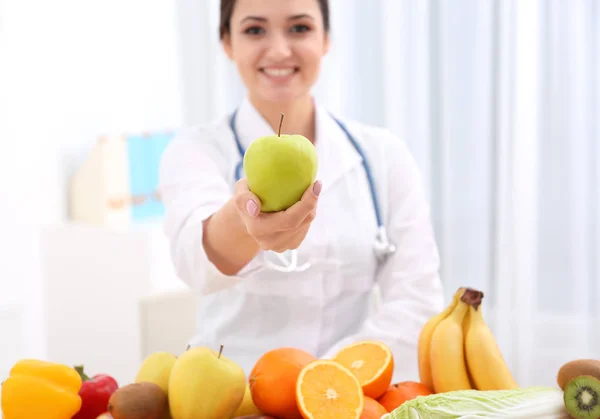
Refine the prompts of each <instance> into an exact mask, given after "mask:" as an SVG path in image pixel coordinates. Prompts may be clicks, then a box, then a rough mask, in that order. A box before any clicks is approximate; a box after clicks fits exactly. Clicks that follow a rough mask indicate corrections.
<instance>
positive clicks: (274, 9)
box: [219, 0, 330, 139]
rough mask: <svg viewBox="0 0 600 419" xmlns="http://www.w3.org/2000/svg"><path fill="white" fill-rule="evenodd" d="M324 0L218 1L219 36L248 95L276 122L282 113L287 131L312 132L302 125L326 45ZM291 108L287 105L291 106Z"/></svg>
mask: <svg viewBox="0 0 600 419" xmlns="http://www.w3.org/2000/svg"><path fill="white" fill-rule="evenodd" d="M329 26H330V23H329V3H328V1H327V0H318V1H317V0H309V1H306V0H292V1H289V2H288V1H286V2H273V1H264V0H225V1H222V2H221V22H220V30H219V32H220V37H221V41H222V44H223V48H224V50H225V52H226V53H227V55H228V57H229V58H230V59H231V60H233V61H234V62H235V64H236V66H237V69H238V71H239V74H240V76H241V78H242V81H243V82H244V84H245V85H246V87H247V89H248V92H249V99H250V100H251V101H252V102H253V103H254V104H255V105H256V106H257V107H258V108H259V109H261V110H263V111H264V112H263V113H264V114H265V115H273V119H271V118H268V122H269V124H270V125H271V126H272V127H275V126H276V124H278V122H279V119H278V115H279V113H280V112H284V113H286V115H288V116H293V115H295V114H297V113H299V114H300V115H298V117H294V118H289V117H288V118H287V120H286V121H287V122H286V126H287V129H288V130H291V131H294V132H296V133H299V134H303V135H305V136H306V137H308V138H311V139H312V138H313V137H314V127H311V126H301V125H300V124H299V122H300V121H302V120H305V119H307V118H308V112H310V110H311V108H312V104H311V101H312V99H311V97H310V90H311V88H312V86H313V85H314V84H315V83H316V81H317V79H318V77H319V71H320V66H321V60H322V58H323V56H324V55H325V54H326V53H327V52H328V50H329V42H330V41H329ZM292 104H293V106H294V109H290V108H288V106H289V105H292Z"/></svg>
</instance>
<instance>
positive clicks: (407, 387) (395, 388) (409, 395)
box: [377, 381, 433, 412]
mask: <svg viewBox="0 0 600 419" xmlns="http://www.w3.org/2000/svg"><path fill="white" fill-rule="evenodd" d="M430 394H433V391H432V390H431V389H430V388H429V387H427V386H426V385H425V384H423V383H420V382H417V381H401V382H399V383H395V384H392V385H391V386H390V387H389V388H388V389H387V390H386V391H385V393H383V395H382V396H381V397H380V398H379V399H377V401H378V402H379V403H380V404H381V405H382V406H383V407H384V408H385V409H386V410H387V411H388V412H391V411H392V410H395V409H397V408H398V407H399V406H400V405H401V404H402V403H404V402H406V401H408V400H412V399H414V398H415V397H417V396H428V395H430Z"/></svg>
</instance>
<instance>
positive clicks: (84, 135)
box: [0, 0, 600, 385]
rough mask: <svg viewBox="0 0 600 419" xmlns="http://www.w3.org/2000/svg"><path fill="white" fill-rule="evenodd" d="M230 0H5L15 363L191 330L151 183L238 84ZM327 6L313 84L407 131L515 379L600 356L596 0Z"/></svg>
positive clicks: (2, 38)
mask: <svg viewBox="0 0 600 419" xmlns="http://www.w3.org/2000/svg"><path fill="white" fill-rule="evenodd" d="M218 3H219V2H218V0H178V1H157V0H143V1H142V0H118V1H117V0H103V1H95V0H86V1H75V0H54V1H52V2H48V1H41V0H38V1H34V0H0V145H1V146H2V148H1V150H0V193H1V195H0V200H1V201H0V202H1V205H0V231H1V233H2V234H1V235H0V251H1V253H0V255H1V256H0V375H1V376H5V375H6V374H7V373H8V370H9V369H10V367H11V365H12V364H13V363H14V362H15V361H16V360H18V359H19V358H22V357H40V358H46V359H51V360H55V361H59V362H65V363H67V364H79V363H83V364H85V365H86V368H87V369H88V372H89V373H90V372H91V373H96V372H101V371H103V372H109V373H111V374H113V375H114V376H115V377H117V378H118V379H119V380H121V381H122V382H124V381H129V380H131V379H132V378H133V376H134V374H135V372H136V371H137V368H138V366H139V363H140V362H141V359H142V358H143V357H144V356H145V355H146V354H148V353H149V352H152V351H154V350H169V351H173V352H175V353H178V352H181V351H182V350H183V348H184V345H185V343H186V341H187V339H188V338H189V337H190V334H191V333H193V330H194V322H195V313H194V311H195V306H194V304H195V297H194V295H193V293H192V292H191V291H190V290H188V289H187V288H186V287H185V286H184V285H183V284H182V283H181V282H180V281H178V280H177V278H176V277H175V276H174V273H173V271H172V269H171V265H170V260H169V255H168V245H167V243H166V242H165V239H164V237H163V234H162V226H161V215H162V212H161V211H162V207H161V204H160V200H159V199H158V198H157V197H156V196H155V195H154V193H155V187H156V180H157V167H158V166H157V165H158V161H159V159H160V153H161V151H162V150H163V149H164V147H165V146H166V145H167V144H168V142H169V140H170V139H171V138H172V134H173V133H174V132H175V131H176V130H177V129H178V128H179V127H181V126H184V125H191V124H198V123H205V122H209V121H211V120H213V119H214V118H217V117H220V116H221V115H223V114H224V113H226V112H229V111H230V110H232V109H233V107H235V105H236V104H237V102H238V101H239V100H240V99H241V98H242V97H243V95H244V90H243V86H242V85H241V83H240V80H239V79H238V76H237V74H236V72H235V68H234V67H233V66H232V65H231V64H230V63H229V62H228V61H227V59H226V58H225V56H224V54H223V53H222V51H221V48H220V45H219V43H218V36H217V26H218V23H217V20H218V7H219V4H218ZM331 6H332V12H331V13H332V35H333V46H332V50H331V52H330V54H329V55H328V57H327V58H326V60H325V63H324V67H323V73H322V77H321V79H320V80H319V84H318V86H317V88H316V89H315V94H316V96H317V97H318V99H319V100H320V101H322V102H323V103H324V104H325V105H326V106H327V107H329V108H330V109H331V110H332V111H334V112H337V113H340V114H343V115H345V116H348V117H351V118H356V119H359V120H361V121H363V122H365V123H370V124H377V125H380V126H384V127H388V128H390V129H391V130H393V131H394V132H395V133H396V134H398V135H400V136H401V138H402V139H403V140H404V141H406V142H407V144H408V145H409V147H410V149H411V150H412V152H413V153H414V155H415V157H416V158H417V161H418V163H419V165H420V167H421V170H422V171H423V175H424V177H425V180H426V187H427V193H428V197H429V199H430V202H431V205H432V209H433V215H434V222H435V229H436V235H437V237H438V240H439V242H438V243H439V246H440V251H441V257H442V270H441V275H442V279H443V281H444V285H445V287H446V295H447V296H448V297H449V296H450V295H452V293H453V292H454V291H455V289H456V288H457V287H458V286H461V285H468V286H472V287H477V288H479V289H481V290H483V291H484V292H485V300H484V305H485V309H486V319H487V320H488V321H489V323H490V325H491V327H492V328H493V331H494V333H495V335H496V337H497V339H498V342H499V344H500V346H501V348H502V350H503V353H504V355H505V357H506V359H507V361H508V362H509V364H510V366H511V368H512V370H513V372H514V373H515V376H516V377H517V379H518V381H519V382H520V383H521V384H522V385H530V384H548V385H553V384H554V378H555V374H556V371H557V370H558V367H559V366H560V365H561V364H562V363H563V362H565V361H567V360H570V359H573V358H585V357H595V358H599V357H600V335H599V334H598V330H599V328H600V312H599V309H598V300H600V284H599V282H600V281H599V280H600V262H599V261H600V199H599V196H600V123H599V121H600V58H599V57H600V2H599V1H597V0H569V1H562V0H537V1H536V0H496V1H492V0H448V1H434V0H369V1H368V2H366V1H364V0H331ZM398 324H399V327H401V324H402V319H398Z"/></svg>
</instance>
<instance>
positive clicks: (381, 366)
mask: <svg viewBox="0 0 600 419" xmlns="http://www.w3.org/2000/svg"><path fill="white" fill-rule="evenodd" d="M333 360H334V361H336V362H338V363H340V364H342V365H343V366H345V367H346V368H348V369H349V370H350V371H352V373H354V375H356V377H357V378H358V381H359V382H360V385H361V387H362V388H363V392H364V394H365V396H368V397H371V398H372V399H378V398H379V396H381V395H382V394H383V393H384V392H385V391H386V390H387V389H388V387H389V386H390V384H391V382H392V376H393V375H394V356H393V355H392V351H391V350H390V348H389V347H388V346H387V345H386V344H385V343H383V342H379V341H361V342H356V343H351V344H349V345H347V346H345V347H344V348H342V349H341V350H340V351H339V352H338V353H337V354H336V355H335V356H334V357H333Z"/></svg>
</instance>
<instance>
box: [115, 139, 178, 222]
mask: <svg viewBox="0 0 600 419" xmlns="http://www.w3.org/2000/svg"><path fill="white" fill-rule="evenodd" d="M172 138H173V133H170V132H165V133H150V134H139V135H131V136H128V137H126V141H127V153H128V159H129V189H130V192H131V199H132V201H131V218H132V221H145V220H148V219H151V218H158V217H162V216H163V214H164V206H163V204H162V202H161V201H160V199H159V197H158V196H157V189H158V170H159V166H160V159H161V157H162V153H163V152H164V150H165V148H166V147H167V145H168V144H169V142H170V141H171V139H172Z"/></svg>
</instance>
